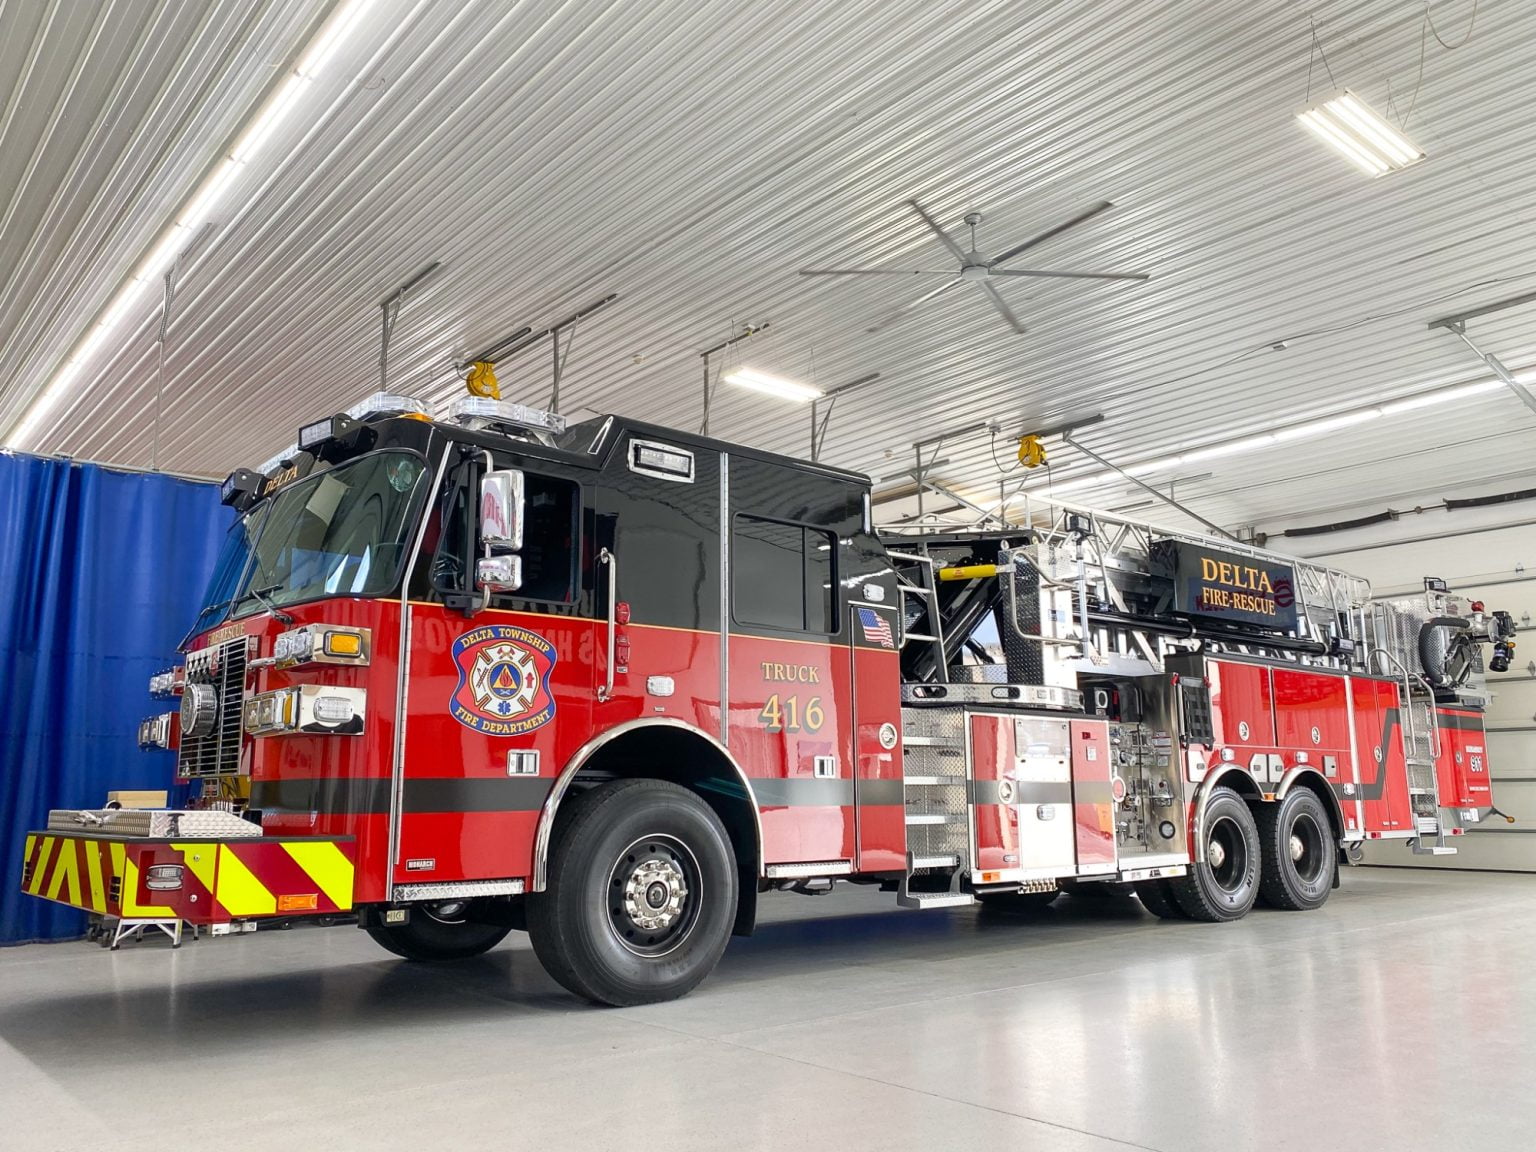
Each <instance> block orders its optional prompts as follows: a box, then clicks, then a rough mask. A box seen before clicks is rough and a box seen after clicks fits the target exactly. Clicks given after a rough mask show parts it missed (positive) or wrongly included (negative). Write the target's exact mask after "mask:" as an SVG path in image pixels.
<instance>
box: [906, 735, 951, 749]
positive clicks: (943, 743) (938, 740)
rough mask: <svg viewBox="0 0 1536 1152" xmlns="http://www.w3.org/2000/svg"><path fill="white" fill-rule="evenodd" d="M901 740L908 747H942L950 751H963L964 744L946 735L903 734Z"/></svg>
mask: <svg viewBox="0 0 1536 1152" xmlns="http://www.w3.org/2000/svg"><path fill="white" fill-rule="evenodd" d="M901 742H902V743H903V744H905V745H906V746H907V747H908V748H942V749H945V750H946V751H951V752H963V751H965V744H964V743H963V742H962V741H961V740H958V739H955V738H952V737H948V736H903V737H902V738H901Z"/></svg>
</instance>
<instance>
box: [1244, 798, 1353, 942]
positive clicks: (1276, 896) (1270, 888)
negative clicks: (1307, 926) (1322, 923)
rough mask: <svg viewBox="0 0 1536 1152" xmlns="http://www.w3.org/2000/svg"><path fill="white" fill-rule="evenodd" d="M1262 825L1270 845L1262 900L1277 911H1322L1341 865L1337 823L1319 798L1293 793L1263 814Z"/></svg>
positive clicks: (1263, 809)
mask: <svg viewBox="0 0 1536 1152" xmlns="http://www.w3.org/2000/svg"><path fill="white" fill-rule="evenodd" d="M1258 823H1259V838H1260V840H1261V841H1262V842H1263V845H1264V848H1263V851H1264V870H1263V872H1262V873H1261V874H1260V876H1259V894H1260V895H1262V896H1263V897H1264V899H1265V901H1266V902H1267V903H1269V904H1271V905H1273V906H1274V907H1276V908H1285V909H1288V910H1290V911H1306V910H1310V909H1312V908H1321V907H1322V906H1323V903H1324V902H1325V901H1326V900H1327V899H1328V893H1329V892H1331V891H1332V890H1333V877H1334V873H1335V871H1336V870H1337V868H1338V866H1339V861H1338V854H1337V850H1336V849H1335V847H1334V838H1333V822H1332V821H1330V820H1329V819H1328V811H1327V809H1326V808H1324V807H1323V802H1322V801H1321V800H1319V799H1318V797H1317V793H1315V792H1313V791H1311V790H1310V789H1308V788H1300V787H1298V788H1292V789H1291V790H1290V792H1288V793H1287V794H1286V797H1285V799H1284V800H1281V801H1280V802H1279V803H1278V804H1265V805H1263V806H1261V807H1260V808H1259V812H1258Z"/></svg>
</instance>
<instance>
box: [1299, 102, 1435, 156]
mask: <svg viewBox="0 0 1536 1152" xmlns="http://www.w3.org/2000/svg"><path fill="white" fill-rule="evenodd" d="M1296 119H1297V120H1299V121H1300V122H1301V126H1302V127H1303V128H1305V129H1306V130H1307V131H1308V132H1311V133H1312V135H1314V136H1316V137H1317V138H1318V139H1319V140H1321V141H1322V142H1323V143H1324V144H1326V145H1328V147H1330V148H1332V149H1333V150H1334V151H1336V152H1338V153H1340V154H1341V155H1342V156H1343V157H1344V158H1345V159H1346V160H1348V161H1349V162H1350V163H1351V164H1353V165H1354V166H1355V167H1357V168H1359V169H1360V171H1362V172H1364V173H1365V174H1366V175H1367V176H1385V175H1386V174H1387V173H1388V172H1395V171H1397V170H1398V169H1399V168H1406V167H1408V165H1410V164H1415V163H1417V162H1418V161H1420V160H1422V159H1424V150H1423V149H1422V148H1420V147H1419V146H1418V145H1417V144H1415V143H1414V142H1413V141H1412V140H1410V139H1408V137H1406V136H1404V135H1403V134H1402V133H1401V132H1399V131H1398V130H1397V129H1396V128H1394V127H1393V126H1392V125H1391V124H1390V123H1389V122H1388V121H1387V120H1385V119H1384V118H1382V117H1381V116H1378V115H1377V114H1376V112H1375V111H1373V110H1372V108H1371V106H1370V105H1369V104H1367V103H1366V102H1365V101H1364V100H1362V99H1360V97H1358V96H1356V95H1355V94H1354V93H1353V92H1350V91H1349V90H1347V89H1346V90H1345V91H1343V92H1340V93H1338V94H1337V95H1336V96H1334V97H1333V99H1331V100H1326V101H1324V102H1323V103H1321V104H1313V105H1312V106H1311V107H1310V108H1306V109H1304V110H1302V111H1301V112H1298V113H1296Z"/></svg>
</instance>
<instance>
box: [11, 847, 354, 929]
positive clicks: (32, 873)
mask: <svg viewBox="0 0 1536 1152" xmlns="http://www.w3.org/2000/svg"><path fill="white" fill-rule="evenodd" d="M355 849H356V846H355V843H354V841H353V839H352V837H350V836H251V837H240V838H232V839H218V838H184V837H177V838H164V837H141V836H131V835H118V834H109V833H99V832H57V831H43V832H32V833H29V834H28V835H27V841H26V856H25V860H24V862H23V864H22V873H21V889H22V891H23V892H26V893H28V894H29V895H32V896H39V897H41V898H43V899H44V900H53V901H55V902H57V903H60V904H68V905H69V906H70V907H72V908H79V909H82V910H83V911H86V912H94V913H97V914H99V915H102V916H110V917H114V918H117V919H122V920H183V921H185V922H187V923H188V924H198V925H216V924H228V923H231V922H232V921H235V920H248V919H254V918H260V917H271V916H282V917H289V916H323V915H327V914H331V915H334V914H335V913H338V912H347V911H350V910H351V908H352V888H353V873H354V863H355V855H356V851H355ZM152 869H153V870H154V871H153V877H152V873H151V870H152ZM173 881H174V882H175V883H174V886H172V884H173ZM152 884H153V885H154V886H153V887H152V886H151V885H152Z"/></svg>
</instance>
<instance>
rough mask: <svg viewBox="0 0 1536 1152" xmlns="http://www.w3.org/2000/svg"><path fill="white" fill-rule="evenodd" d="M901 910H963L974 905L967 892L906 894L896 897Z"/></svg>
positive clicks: (974, 899) (971, 897)
mask: <svg viewBox="0 0 1536 1152" xmlns="http://www.w3.org/2000/svg"><path fill="white" fill-rule="evenodd" d="M896 903H898V904H900V905H901V906H902V907H903V908H963V907H965V906H966V905H967V904H974V903H976V897H974V896H972V895H971V894H970V893H969V892H907V893H904V894H902V895H900V896H897V897H896Z"/></svg>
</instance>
